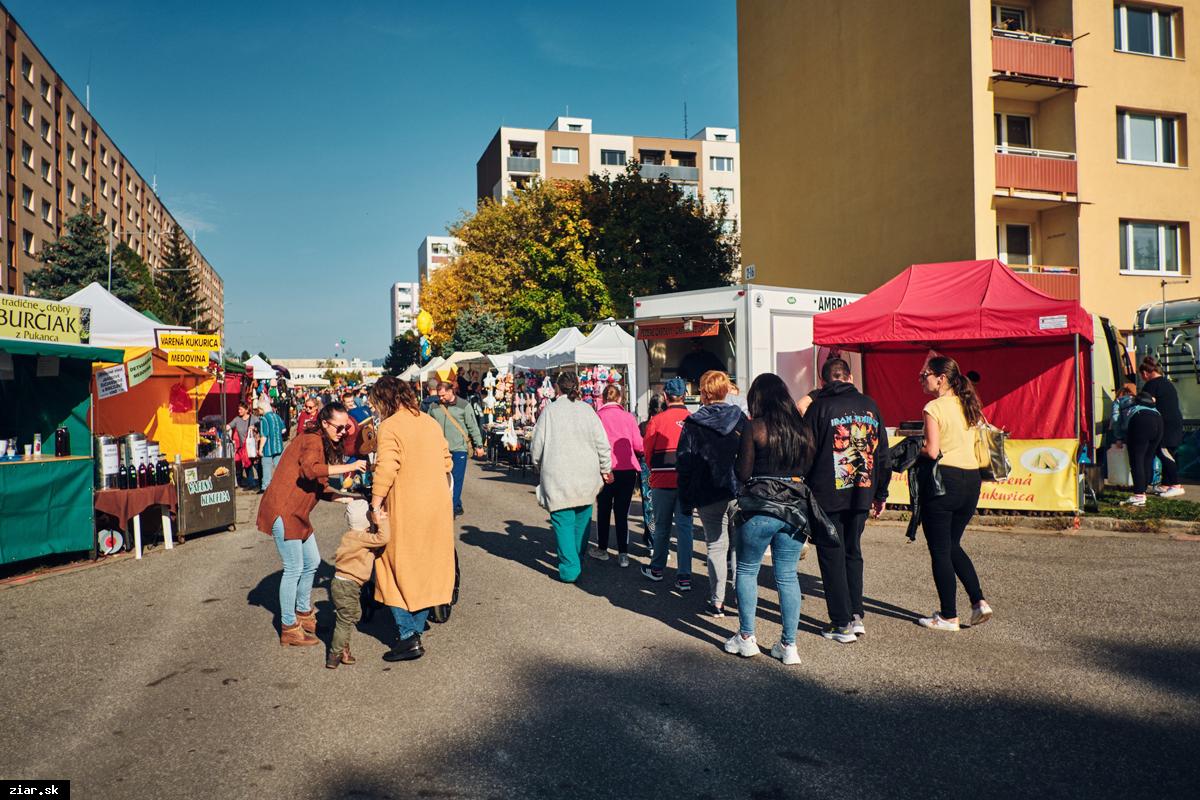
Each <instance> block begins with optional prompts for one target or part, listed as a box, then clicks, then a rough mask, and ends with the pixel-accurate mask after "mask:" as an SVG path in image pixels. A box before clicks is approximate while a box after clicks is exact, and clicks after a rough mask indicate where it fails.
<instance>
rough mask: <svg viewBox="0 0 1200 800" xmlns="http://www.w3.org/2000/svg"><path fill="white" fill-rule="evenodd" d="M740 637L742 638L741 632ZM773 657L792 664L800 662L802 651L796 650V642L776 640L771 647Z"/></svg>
mask: <svg viewBox="0 0 1200 800" xmlns="http://www.w3.org/2000/svg"><path fill="white" fill-rule="evenodd" d="M738 638H741V636H740V634H739V637H738ZM771 657H772V658H778V659H779V660H780V661H782V662H783V663H784V664H789V665H791V664H799V663H800V653H799V652H798V651H797V650H796V645H795V644H784V643H783V642H776V643H775V646H774V647H772V648H771Z"/></svg>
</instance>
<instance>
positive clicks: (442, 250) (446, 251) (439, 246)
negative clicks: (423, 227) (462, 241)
mask: <svg viewBox="0 0 1200 800" xmlns="http://www.w3.org/2000/svg"><path fill="white" fill-rule="evenodd" d="M429 249H430V251H431V252H432V253H433V254H434V255H435V256H448V255H450V245H448V244H446V243H445V242H434V243H433V244H431V245H430V246H429Z"/></svg>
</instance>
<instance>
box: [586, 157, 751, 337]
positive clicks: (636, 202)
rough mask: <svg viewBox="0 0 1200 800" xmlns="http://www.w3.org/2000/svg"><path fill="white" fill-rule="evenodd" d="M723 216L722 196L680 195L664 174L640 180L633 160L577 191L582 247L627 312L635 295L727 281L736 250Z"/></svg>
mask: <svg viewBox="0 0 1200 800" xmlns="http://www.w3.org/2000/svg"><path fill="white" fill-rule="evenodd" d="M725 214H726V208H725V203H724V201H722V202H721V203H719V204H715V205H714V204H710V203H704V202H701V201H700V200H698V199H694V198H688V197H685V196H684V194H683V192H682V191H681V190H680V189H679V188H678V187H677V186H676V185H675V184H672V183H671V182H670V181H669V180H667V178H665V177H660V178H658V179H656V180H646V179H645V178H643V177H642V175H641V172H640V165H639V164H638V163H637V162H636V161H631V162H630V163H629V164H628V166H627V167H626V169H625V172H624V173H623V174H621V175H618V176H616V177H615V178H608V177H601V176H598V175H592V176H591V177H590V178H589V179H588V188H587V191H586V193H585V194H584V215H585V216H586V218H587V220H588V222H589V223H590V225H589V227H588V229H587V236H586V237H585V243H586V251H587V253H588V255H589V256H591V257H593V258H595V262H596V266H597V267H598V268H599V270H600V273H601V274H602V275H603V278H604V283H605V285H606V286H607V287H608V290H609V292H610V294H611V296H612V298H613V304H614V305H615V306H616V311H617V313H618V314H619V315H622V316H630V315H632V313H633V298H634V297H638V296H641V295H647V294H659V293H662V292H679V291H689V290H693V289H711V288H713V287H715V286H724V285H726V284H727V283H729V281H730V280H732V278H733V276H734V275H735V274H736V272H737V270H738V268H739V265H740V262H741V252H740V245H739V242H738V236H737V232H736V230H735V229H731V230H728V231H727V230H725V229H724V226H725V223H724V219H725Z"/></svg>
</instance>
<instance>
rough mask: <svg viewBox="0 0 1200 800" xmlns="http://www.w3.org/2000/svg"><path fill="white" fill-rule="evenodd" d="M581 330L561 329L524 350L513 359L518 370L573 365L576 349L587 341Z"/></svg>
mask: <svg viewBox="0 0 1200 800" xmlns="http://www.w3.org/2000/svg"><path fill="white" fill-rule="evenodd" d="M586 338H587V337H585V336H584V335H583V333H581V332H580V330H579V328H559V329H558V333H556V334H554V335H553V336H551V337H550V338H549V339H547V340H546V341H544V342H542V343H541V344H539V345H537V346H536V347H531V348H529V349H528V350H524V351H522V352H520V353H517V355H516V356H515V357H514V358H513V366H514V367H516V368H518V369H553V368H554V367H561V366H562V365H564V364H571V363H573V359H574V357H575V348H576V347H578V346H579V345H580V344H581V343H582V342H583V340H584V339H586Z"/></svg>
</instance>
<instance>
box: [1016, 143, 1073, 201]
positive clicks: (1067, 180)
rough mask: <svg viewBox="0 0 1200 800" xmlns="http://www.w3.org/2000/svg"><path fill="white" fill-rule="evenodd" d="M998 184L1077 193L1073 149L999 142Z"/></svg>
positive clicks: (1055, 192)
mask: <svg viewBox="0 0 1200 800" xmlns="http://www.w3.org/2000/svg"><path fill="white" fill-rule="evenodd" d="M996 188H998V189H1007V190H1008V191H1009V192H1013V191H1025V192H1050V193H1053V194H1058V195H1068V194H1072V195H1073V194H1078V193H1079V165H1078V164H1077V163H1076V161H1075V154H1074V153H1061V152H1058V151H1057V150H1034V149H1031V148H1027V147H1005V146H998V147H997V148H996Z"/></svg>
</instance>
